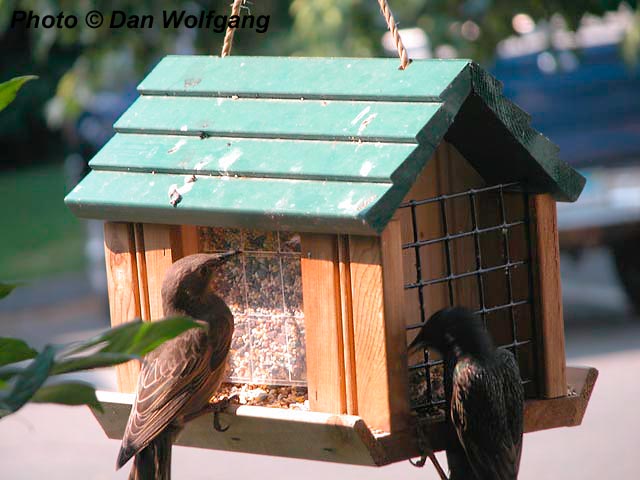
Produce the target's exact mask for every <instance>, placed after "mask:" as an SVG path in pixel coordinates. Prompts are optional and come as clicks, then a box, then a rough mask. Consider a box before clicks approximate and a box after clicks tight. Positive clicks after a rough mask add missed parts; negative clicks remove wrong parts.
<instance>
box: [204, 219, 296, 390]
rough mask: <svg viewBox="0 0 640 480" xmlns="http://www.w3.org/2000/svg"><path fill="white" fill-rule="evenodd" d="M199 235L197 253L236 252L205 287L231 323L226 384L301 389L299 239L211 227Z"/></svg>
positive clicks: (282, 235)
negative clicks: (228, 312) (216, 297)
mask: <svg viewBox="0 0 640 480" xmlns="http://www.w3.org/2000/svg"><path fill="white" fill-rule="evenodd" d="M198 232H199V243H200V245H199V247H200V251H201V252H204V253H216V252H226V251H229V250H240V251H241V253H240V254H239V255H237V256H236V257H233V258H231V259H230V260H229V261H228V262H226V263H225V264H224V265H222V267H221V268H219V269H218V270H217V271H216V272H215V274H214V276H213V277H212V279H211V283H210V288H211V289H212V290H213V291H215V292H216V293H217V294H218V295H220V296H221V297H222V298H223V299H224V301H225V302H226V303H227V305H229V308H230V309H231V312H232V313H233V315H234V319H235V332H234V336H233V340H232V344H231V352H230V360H229V362H230V365H231V370H230V373H229V376H228V380H229V381H230V382H234V383H245V384H260V385H300V386H304V385H306V371H307V368H306V348H305V330H304V313H303V310H302V272H301V268H300V256H301V247H300V235H299V234H296V233H291V232H267V231H259V230H248V229H236V228H211V227H199V228H198Z"/></svg>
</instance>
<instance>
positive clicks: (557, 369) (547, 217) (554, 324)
mask: <svg viewBox="0 0 640 480" xmlns="http://www.w3.org/2000/svg"><path fill="white" fill-rule="evenodd" d="M529 213H530V220H531V224H530V227H529V228H530V230H531V234H530V237H531V239H532V240H531V267H532V269H533V270H532V271H533V277H534V281H533V294H534V299H535V300H536V304H535V308H536V317H537V320H538V322H537V330H538V331H537V332H536V333H537V336H538V342H537V344H538V345H539V350H540V351H539V352H538V358H539V360H538V365H539V367H538V371H539V372H541V373H542V376H541V377H542V378H540V379H539V381H540V387H541V393H542V395H543V396H544V397H545V398H555V397H563V396H564V395H566V394H567V379H566V372H565V361H566V360H565V345H564V318H563V314H562V287H561V282H560V247H559V245H558V222H557V215H556V201H555V200H554V199H553V197H552V196H551V195H549V194H542V195H532V196H531V198H530V201H529Z"/></svg>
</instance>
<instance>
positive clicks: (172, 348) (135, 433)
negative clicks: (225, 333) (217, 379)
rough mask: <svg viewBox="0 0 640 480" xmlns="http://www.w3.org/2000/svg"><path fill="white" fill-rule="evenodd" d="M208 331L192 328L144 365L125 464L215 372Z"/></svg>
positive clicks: (127, 435)
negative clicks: (208, 344) (208, 342)
mask: <svg viewBox="0 0 640 480" xmlns="http://www.w3.org/2000/svg"><path fill="white" fill-rule="evenodd" d="M210 357H211V353H210V351H209V350H208V348H207V334H206V331H205V330H203V329H200V328H193V329H190V330H187V331H186V332H184V333H182V334H181V335H179V336H178V337H176V338H174V339H172V340H169V341H168V342H166V343H164V344H163V345H161V346H160V347H158V348H157V349H156V350H154V351H153V352H151V353H150V354H149V355H147V357H145V360H144V362H143V365H142V370H141V372H140V376H139V379H138V390H137V396H136V401H135V404H134V405H133V408H132V410H131V414H130V415H129V421H128V422H127V427H126V430H125V433H124V437H123V439H122V448H121V459H119V461H118V463H121V462H122V463H121V464H122V465H123V464H124V463H126V462H127V460H128V459H129V458H131V457H132V456H133V455H135V454H136V453H137V452H139V451H140V450H141V449H142V448H144V447H146V446H147V445H148V444H149V443H150V442H151V441H152V440H153V439H154V438H155V437H156V436H157V435H158V434H160V433H161V432H162V431H163V430H164V429H166V428H167V427H168V426H169V424H170V423H171V422H172V421H173V420H175V419H176V417H177V416H178V415H179V414H180V415H182V414H184V413H188V412H184V411H183V407H184V406H185V405H186V404H187V402H189V400H190V399H191V396H192V394H193V392H195V391H198V390H199V389H200V388H202V386H203V385H204V384H205V383H206V382H207V379H208V378H209V376H210V375H211V373H212V366H211V365H210Z"/></svg>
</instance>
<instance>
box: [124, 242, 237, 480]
mask: <svg viewBox="0 0 640 480" xmlns="http://www.w3.org/2000/svg"><path fill="white" fill-rule="evenodd" d="M234 254H235V252H234V253H229V254H222V255H205V254H197V255H190V256H188V257H185V258H182V259H181V260H178V261H177V262H175V263H174V264H173V265H172V266H171V268H169V270H168V271H167V273H166V275H165V277H164V281H163V283H162V303H163V309H164V314H165V315H166V316H177V315H187V316H190V317H192V318H194V319H197V320H199V321H201V323H203V324H204V325H205V328H192V329H190V330H187V331H186V332H184V333H182V334H181V335H179V336H177V337H176V338H174V339H172V340H169V341H167V342H165V343H164V344H162V345H161V346H160V347H158V348H157V349H155V350H154V351H152V352H151V353H149V354H148V355H147V356H146V357H145V358H144V361H143V363H142V370H141V372H140V377H139V379H138V387H137V392H136V400H135V403H134V405H133V408H132V410H131V414H130V415H129V421H128V422H127V427H126V430H125V433H124V437H123V438H122V446H121V447H120V453H119V455H118V461H117V463H116V469H119V468H120V467H122V466H123V465H124V464H125V463H127V461H129V459H130V458H131V457H133V456H134V455H135V459H134V465H133V467H132V469H131V473H130V475H129V479H130V480H133V479H136V480H168V479H169V478H171V444H172V441H173V440H174V438H175V437H176V435H177V434H178V433H179V432H180V430H181V429H182V427H183V426H184V423H185V419H188V418H193V417H194V416H196V415H197V414H198V413H200V412H202V411H206V408H207V406H208V405H209V398H210V397H211V396H212V394H213V393H214V392H215V391H216V390H217V388H218V387H219V386H220V382H221V381H222V376H223V374H224V371H225V367H226V360H227V356H228V353H229V348H230V346H231V336H232V334H233V315H232V314H231V311H230V310H229V308H228V307H227V305H226V304H225V303H224V301H223V300H222V299H221V298H220V297H218V296H217V295H215V294H214V293H213V292H211V291H210V289H209V288H208V287H209V279H210V277H211V275H212V273H213V272H214V270H215V269H216V268H217V267H218V266H220V265H221V264H222V263H224V262H225V261H226V260H227V259H228V258H229V257H230V256H231V255H234Z"/></svg>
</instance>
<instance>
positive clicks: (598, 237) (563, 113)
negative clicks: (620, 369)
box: [493, 17, 640, 312]
mask: <svg viewBox="0 0 640 480" xmlns="http://www.w3.org/2000/svg"><path fill="white" fill-rule="evenodd" d="M620 22H621V20H620V18H616V17H612V18H609V19H608V20H607V19H603V20H601V21H600V22H596V23H595V24H591V25H587V27H591V30H590V31H589V28H586V27H585V28H586V32H585V28H581V29H580V31H578V32H576V33H572V34H571V35H570V36H567V35H569V32H566V31H562V32H560V33H562V35H560V33H558V32H550V31H546V32H543V33H544V35H539V38H538V41H537V42H536V41H535V39H528V40H526V41H524V40H523V42H524V43H523V44H522V45H520V47H518V45H517V44H516V43H512V44H511V45H505V44H503V45H502V48H499V49H498V51H499V53H500V54H501V55H499V58H498V59H497V60H496V63H495V65H494V67H493V72H494V73H495V74H496V76H497V77H498V78H500V79H501V80H502V81H503V82H504V85H505V93H506V95H507V96H508V97H510V98H511V99H512V100H514V101H515V102H516V103H517V104H518V105H520V106H521V107H522V108H523V109H524V110H526V111H527V112H529V113H530V114H531V116H532V122H533V125H534V127H535V128H536V129H538V130H540V131H541V132H543V133H544V134H545V135H546V136H548V137H549V138H550V139H551V140H552V141H553V142H554V143H557V144H558V145H559V147H560V156H561V158H563V159H564V160H566V161H567V162H569V163H570V164H571V165H572V166H573V167H575V168H577V169H578V170H579V171H580V172H581V173H582V174H583V175H584V176H585V177H586V178H587V185H586V187H585V189H584V192H583V193H582V195H581V197H580V199H579V200H578V201H577V202H576V203H572V204H568V203H559V204H558V229H559V232H560V246H561V248H562V249H563V250H564V251H565V252H567V251H568V252H572V253H575V254H579V253H580V251H582V250H583V249H584V248H588V247H594V246H605V247H608V248H610V249H611V252H612V254H613V258H614V260H615V265H616V268H617V271H618V275H619V278H620V280H621V283H622V285H623V286H624V288H625V290H626V292H627V294H628V296H629V298H630V300H631V301H632V303H633V304H634V306H635V307H636V310H637V311H639V312H640V254H639V253H638V246H640V93H639V92H640V68H638V67H637V66H636V67H633V66H630V65H627V64H625V62H624V61H623V60H622V58H621V55H620V48H619V40H620V38H621V34H620V29H621V26H620ZM623 23H624V22H623ZM594 25H595V27H597V28H595V27H594ZM517 38H520V39H525V38H526V37H514V38H513V39H511V40H510V41H512V42H516V40H517ZM563 47H567V48H563Z"/></svg>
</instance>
